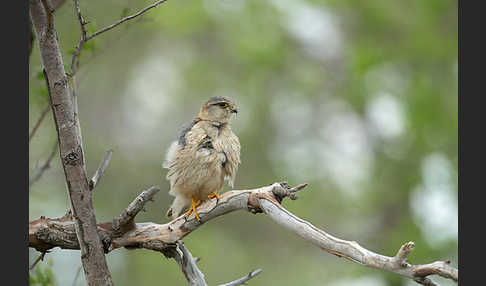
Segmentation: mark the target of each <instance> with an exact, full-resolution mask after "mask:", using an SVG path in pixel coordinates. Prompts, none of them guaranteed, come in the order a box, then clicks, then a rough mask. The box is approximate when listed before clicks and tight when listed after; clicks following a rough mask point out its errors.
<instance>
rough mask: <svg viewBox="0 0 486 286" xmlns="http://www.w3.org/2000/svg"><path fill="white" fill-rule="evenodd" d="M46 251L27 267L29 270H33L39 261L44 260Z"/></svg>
mask: <svg viewBox="0 0 486 286" xmlns="http://www.w3.org/2000/svg"><path fill="white" fill-rule="evenodd" d="M46 253H47V251H46V252H42V253H41V254H40V255H39V256H38V257H37V258H36V259H35V260H34V262H33V263H32V265H31V266H30V267H29V270H32V269H34V267H35V266H36V265H37V263H39V261H41V260H44V256H45V255H46Z"/></svg>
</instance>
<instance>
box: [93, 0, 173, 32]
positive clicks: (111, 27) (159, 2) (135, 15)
mask: <svg viewBox="0 0 486 286" xmlns="http://www.w3.org/2000/svg"><path fill="white" fill-rule="evenodd" d="M166 1H167V0H159V1H157V2H155V3H154V4H152V5H150V6H147V7H145V8H143V9H142V10H140V11H138V12H137V13H135V14H133V15H130V16H127V17H125V18H123V19H121V20H119V21H118V22H116V23H113V24H111V25H109V26H107V27H105V28H103V29H101V30H98V31H96V32H94V33H93V34H91V35H89V36H88V37H87V38H86V40H87V41H88V40H90V39H92V38H94V37H96V36H98V35H99V34H101V33H104V32H106V31H109V30H111V29H113V28H115V27H116V26H118V25H120V24H121V23H123V22H126V21H128V20H131V19H133V18H136V17H138V16H140V15H142V14H143V13H145V12H147V11H148V10H150V9H152V8H155V7H157V6H158V5H160V4H162V3H164V2H166Z"/></svg>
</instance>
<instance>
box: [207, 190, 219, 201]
mask: <svg viewBox="0 0 486 286" xmlns="http://www.w3.org/2000/svg"><path fill="white" fill-rule="evenodd" d="M214 197H216V199H218V200H219V199H220V198H221V196H220V195H218V194H217V193H216V192H212V193H211V194H209V196H208V198H210V199H212V198H214Z"/></svg>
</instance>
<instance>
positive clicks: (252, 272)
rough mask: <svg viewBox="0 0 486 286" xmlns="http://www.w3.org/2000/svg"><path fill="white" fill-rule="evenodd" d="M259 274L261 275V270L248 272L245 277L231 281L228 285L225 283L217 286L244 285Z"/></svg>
mask: <svg viewBox="0 0 486 286" xmlns="http://www.w3.org/2000/svg"><path fill="white" fill-rule="evenodd" d="M260 273H262V270H261V269H257V270H253V271H250V273H248V275H246V276H245V277H242V278H240V279H238V280H235V281H231V282H228V283H225V284H221V285H219V286H236V285H241V284H246V282H248V280H250V279H251V278H253V277H255V276H257V275H258V274H260Z"/></svg>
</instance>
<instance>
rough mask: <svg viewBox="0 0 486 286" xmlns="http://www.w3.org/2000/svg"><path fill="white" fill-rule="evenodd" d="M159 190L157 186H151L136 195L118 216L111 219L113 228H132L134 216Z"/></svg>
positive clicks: (120, 229)
mask: <svg viewBox="0 0 486 286" xmlns="http://www.w3.org/2000/svg"><path fill="white" fill-rule="evenodd" d="M159 191H160V188H159V187H157V186H152V187H150V188H149V189H147V190H145V191H143V192H142V193H141V194H140V195H138V196H137V197H136V198H135V200H133V201H132V202H131V203H130V204H129V205H128V207H127V208H126V209H125V210H124V211H123V212H122V213H121V214H120V215H119V216H118V217H116V218H115V219H113V225H112V228H113V230H114V231H116V232H119V231H122V232H127V231H128V230H129V229H132V228H134V227H135V224H134V219H135V216H136V215H137V214H138V213H139V212H140V211H141V210H143V208H144V206H145V204H146V203H147V202H149V201H153V197H154V196H155V194H157V193H158V192H159Z"/></svg>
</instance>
